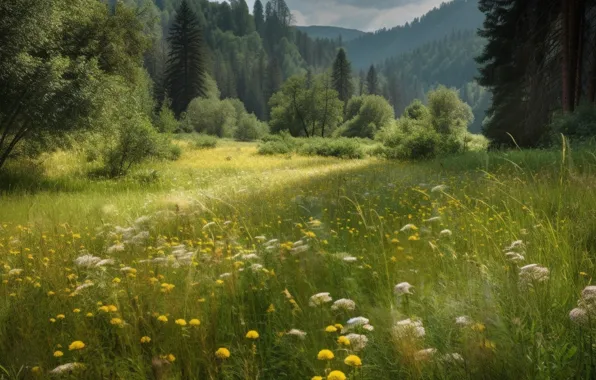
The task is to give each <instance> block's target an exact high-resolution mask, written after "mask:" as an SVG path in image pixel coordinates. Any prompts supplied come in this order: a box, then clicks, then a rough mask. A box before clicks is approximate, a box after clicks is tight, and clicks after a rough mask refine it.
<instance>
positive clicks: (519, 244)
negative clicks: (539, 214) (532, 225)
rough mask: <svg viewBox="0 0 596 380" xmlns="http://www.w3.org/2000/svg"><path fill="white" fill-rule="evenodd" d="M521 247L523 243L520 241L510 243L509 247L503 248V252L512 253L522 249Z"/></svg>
mask: <svg viewBox="0 0 596 380" xmlns="http://www.w3.org/2000/svg"><path fill="white" fill-rule="evenodd" d="M523 247H525V244H524V242H523V241H522V240H516V241H514V242H513V243H511V245H510V246H509V247H507V248H505V251H513V250H515V249H518V248H523Z"/></svg>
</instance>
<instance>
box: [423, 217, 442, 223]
mask: <svg viewBox="0 0 596 380" xmlns="http://www.w3.org/2000/svg"><path fill="white" fill-rule="evenodd" d="M440 220H441V217H440V216H433V217H432V218H428V219H424V222H425V223H433V222H438V221H440Z"/></svg>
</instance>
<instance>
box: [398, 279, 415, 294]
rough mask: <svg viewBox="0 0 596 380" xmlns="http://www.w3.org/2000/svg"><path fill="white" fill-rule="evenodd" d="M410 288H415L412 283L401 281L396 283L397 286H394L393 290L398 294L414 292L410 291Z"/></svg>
mask: <svg viewBox="0 0 596 380" xmlns="http://www.w3.org/2000/svg"><path fill="white" fill-rule="evenodd" d="M410 288H413V286H412V285H410V283H408V282H400V283H399V284H397V285H395V288H393V291H394V292H395V294H397V295H398V296H399V295H402V294H412V292H410Z"/></svg>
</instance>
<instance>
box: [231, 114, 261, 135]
mask: <svg viewBox="0 0 596 380" xmlns="http://www.w3.org/2000/svg"><path fill="white" fill-rule="evenodd" d="M268 132H269V127H268V126H267V124H265V123H262V122H260V121H259V120H258V119H257V117H256V116H255V115H253V114H244V115H243V116H242V117H241V118H240V119H239V121H238V125H237V126H236V129H235V130H234V138H235V139H236V140H238V141H254V140H258V139H260V138H261V137H263V136H265V135H266V134H267V133H268Z"/></svg>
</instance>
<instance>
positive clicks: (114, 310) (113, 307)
mask: <svg viewBox="0 0 596 380" xmlns="http://www.w3.org/2000/svg"><path fill="white" fill-rule="evenodd" d="M108 311H109V312H110V313H115V312H117V311H118V308H117V307H116V306H115V305H108Z"/></svg>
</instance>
